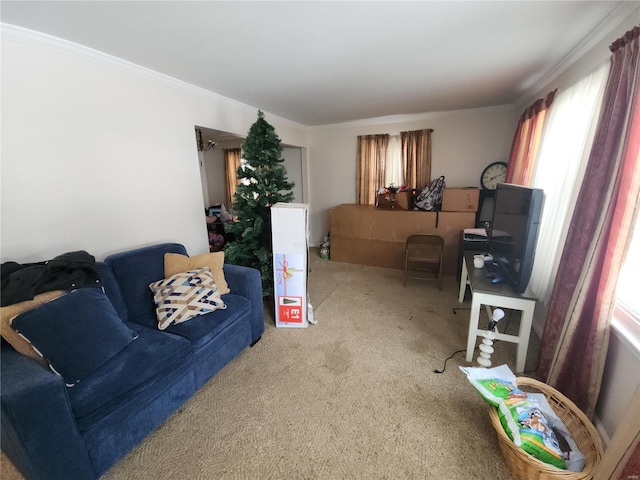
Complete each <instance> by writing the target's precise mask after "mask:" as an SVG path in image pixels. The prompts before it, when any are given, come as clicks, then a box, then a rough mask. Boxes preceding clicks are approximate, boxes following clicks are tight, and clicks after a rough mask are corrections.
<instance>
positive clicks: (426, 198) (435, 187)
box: [414, 175, 445, 211]
mask: <svg viewBox="0 0 640 480" xmlns="http://www.w3.org/2000/svg"><path fill="white" fill-rule="evenodd" d="M444 187H445V182H444V175H443V176H441V177H440V178H437V179H436V180H434V181H432V182H431V183H430V184H429V185H427V186H426V187H425V188H424V189H423V190H422V191H421V192H420V194H419V195H418V198H416V203H415V207H414V210H427V211H434V210H440V207H441V206H442V191H443V190H444Z"/></svg>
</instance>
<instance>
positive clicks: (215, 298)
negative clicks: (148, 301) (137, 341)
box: [149, 267, 227, 330]
mask: <svg viewBox="0 0 640 480" xmlns="http://www.w3.org/2000/svg"><path fill="white" fill-rule="evenodd" d="M149 288H150V289H151V291H152V292H153V298H154V301H155V302H156V315H157V316H158V328H159V329H160V330H164V329H165V328H167V327H168V326H169V325H171V324H172V323H174V324H176V325H177V324H178V323H182V322H186V321H187V320H189V319H191V318H193V317H196V316H198V315H204V314H205V313H209V312H213V311H215V310H218V309H224V308H227V306H226V305H225V303H224V302H223V301H222V299H221V298H220V292H219V291H218V289H217V288H216V284H215V282H214V280H213V276H212V274H211V270H210V269H209V268H208V267H204V268H198V269H195V270H189V271H187V272H181V273H176V274H175V275H171V276H170V277H168V278H165V279H163V280H158V281H157V282H153V283H152V284H150V285H149Z"/></svg>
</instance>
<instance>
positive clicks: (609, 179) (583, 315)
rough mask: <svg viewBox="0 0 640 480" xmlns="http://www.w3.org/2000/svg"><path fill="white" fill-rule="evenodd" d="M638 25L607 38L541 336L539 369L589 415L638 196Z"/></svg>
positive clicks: (543, 377) (595, 393)
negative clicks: (592, 129) (582, 166)
mask: <svg viewBox="0 0 640 480" xmlns="http://www.w3.org/2000/svg"><path fill="white" fill-rule="evenodd" d="M639 33H640V27H636V28H634V29H633V30H632V31H630V32H627V33H626V34H625V36H624V37H623V38H621V39H619V40H617V41H616V42H614V43H613V44H612V45H611V47H610V48H611V51H612V52H613V53H612V57H611V71H610V73H609V78H608V80H607V86H606V88H605V94H604V99H603V105H602V110H601V113H600V118H599V120H598V126H597V129H596V133H595V138H594V143H593V145H592V149H591V153H590V156H589V161H588V164H587V168H586V171H585V175H584V180H583V183H582V186H581V189H580V193H579V196H578V200H577V202H576V207H575V210H574V213H573V217H572V220H571V224H570V226H569V231H568V234H567V239H566V243H565V247H564V250H563V252H562V257H561V261H560V267H559V269H558V273H557V277H556V281H555V286H554V289H553V293H552V296H551V301H550V304H549V311H548V315H547V321H546V324H545V326H544V332H543V336H542V341H541V347H540V354H539V363H538V375H539V377H540V378H542V379H546V382H547V383H549V384H550V385H552V386H554V387H556V388H557V389H558V390H560V391H562V392H563V393H564V394H565V395H567V396H568V397H569V398H571V400H573V401H574V402H575V403H576V405H577V406H578V407H579V408H580V409H581V410H582V411H583V412H585V414H586V415H587V416H589V417H590V418H593V414H594V409H595V405H596V401H597V398H598V393H599V391H600V384H601V381H602V372H603V370H604V362H605V359H606V353H607V348H608V343H609V327H610V319H611V312H612V309H613V306H614V305H615V283H616V281H617V276H618V272H619V268H620V265H621V264H622V262H623V259H624V251H625V250H626V247H627V244H628V240H629V237H630V232H631V231H632V225H633V221H634V220H633V217H634V216H635V215H636V213H634V212H635V209H636V205H637V202H638V183H639V182H638V176H639V175H638V168H640V167H639V164H638V154H639V143H640V142H639V136H638V132H639V130H640V112H639V110H640V100H639V98H638V97H639V91H638V87H639V85H638V82H637V78H638V36H639Z"/></svg>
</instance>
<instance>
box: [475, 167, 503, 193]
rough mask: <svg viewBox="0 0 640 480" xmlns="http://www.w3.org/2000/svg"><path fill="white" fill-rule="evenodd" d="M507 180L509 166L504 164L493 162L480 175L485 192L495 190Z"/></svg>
mask: <svg viewBox="0 0 640 480" xmlns="http://www.w3.org/2000/svg"><path fill="white" fill-rule="evenodd" d="M506 178H507V164H506V163H504V162H493V163H492V164H490V165H488V166H487V168H485V169H484V171H483V172H482V175H480V185H482V188H484V189H485V190H495V189H496V187H497V186H498V184H499V183H502V182H504V180H505V179H506Z"/></svg>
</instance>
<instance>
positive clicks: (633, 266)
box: [613, 220, 640, 351]
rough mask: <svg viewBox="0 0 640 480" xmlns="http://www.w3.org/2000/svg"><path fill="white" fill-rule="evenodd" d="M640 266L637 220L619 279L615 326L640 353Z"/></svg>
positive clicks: (639, 227) (639, 232)
mask: <svg viewBox="0 0 640 480" xmlns="http://www.w3.org/2000/svg"><path fill="white" fill-rule="evenodd" d="M638 266H640V222H638V220H636V223H635V227H634V232H633V238H632V240H631V245H630V246H629V251H628V252H627V258H626V259H625V262H624V265H623V267H622V270H621V271H620V276H619V277H618V286H617V291H616V295H617V301H616V309H615V311H614V314H613V326H614V328H615V329H616V330H618V332H620V333H621V334H622V336H624V337H625V339H626V340H627V341H629V342H630V343H631V344H632V345H633V346H635V348H637V349H638V350H639V351H640V294H639V292H638V284H637V281H636V279H637V276H638V275H637V274H638V272H637V268H638Z"/></svg>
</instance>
